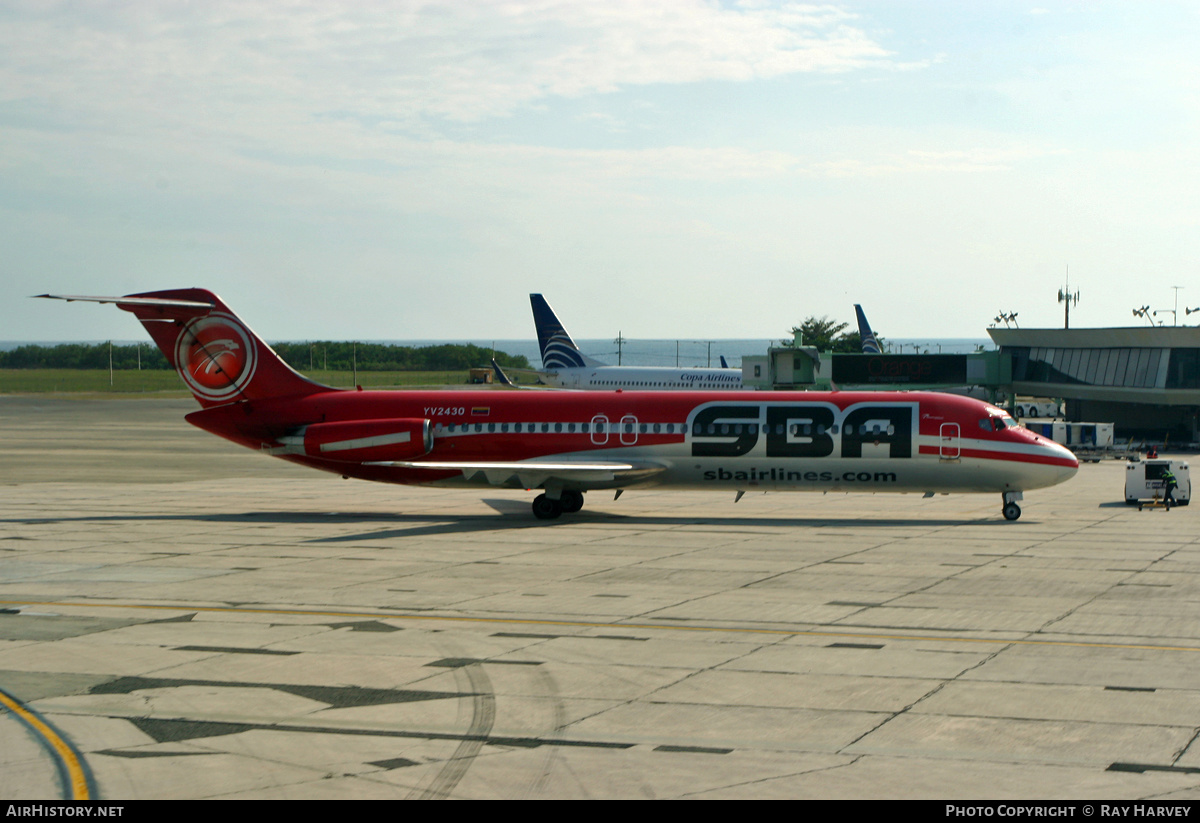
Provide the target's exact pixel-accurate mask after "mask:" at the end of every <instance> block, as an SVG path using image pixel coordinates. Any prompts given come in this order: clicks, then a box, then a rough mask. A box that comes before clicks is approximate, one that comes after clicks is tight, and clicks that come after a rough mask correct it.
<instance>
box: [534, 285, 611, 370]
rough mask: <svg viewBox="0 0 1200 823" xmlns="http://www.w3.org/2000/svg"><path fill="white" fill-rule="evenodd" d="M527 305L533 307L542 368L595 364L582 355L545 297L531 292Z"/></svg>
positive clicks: (572, 367) (581, 366) (575, 367)
mask: <svg viewBox="0 0 1200 823" xmlns="http://www.w3.org/2000/svg"><path fill="white" fill-rule="evenodd" d="M529 305H530V306H532V307H533V324H534V326H536V327H537V335H538V347H539V348H540V349H541V350H542V368H543V369H581V368H583V367H584V366H588V365H594V364H595V361H593V360H591V358H587V357H584V355H583V352H581V351H580V350H579V347H578V346H576V345H575V341H574V340H572V339H571V335H569V334H567V330H566V329H565V328H563V324H562V323H561V322H560V321H559V319H558V317H557V316H556V315H555V314H554V309H552V308H550V304H549V303H547V302H546V298H544V297H542V296H541V295H540V294H531V295H529Z"/></svg>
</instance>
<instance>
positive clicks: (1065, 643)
mask: <svg viewBox="0 0 1200 823" xmlns="http://www.w3.org/2000/svg"><path fill="white" fill-rule="evenodd" d="M0 606H55V607H57V608H78V609H89V608H97V609H143V610H153V611H190V612H204V613H210V614H220V613H227V614H262V615H272V614H283V615H293V616H297V617H341V618H365V617H371V618H376V619H381V620H416V621H440V622H448V623H484V624H496V625H509V626H565V627H570V628H579V629H617V628H620V629H640V630H643V631H654V630H662V631H676V632H713V633H717V632H726V633H731V634H767V635H789V636H794V637H853V638H858V639H870V640H896V641H924V642H929V641H937V642H943V643H981V644H982V643H986V644H991V645H1001V646H1051V647H1071V648H1087V649H1126V650H1142V651H1159V652H1200V645H1197V646H1163V645H1155V644H1153V643H1105V642H1098V641H1087V640H1038V639H1031V638H1004V637H995V638H992V637H954V636H942V635H940V634H884V633H872V632H848V631H826V630H818V629H772V628H754V627H749V626H681V625H677V624H663V623H613V622H607V623H606V622H599V621H589V620H537V619H532V618H515V617H471V616H457V615H433V614H409V613H391V612H372V611H361V612H351V611H326V610H321V609H271V608H236V607H230V606H194V605H185V604H170V603H167V604H148V603H72V602H67V601H58V600H0Z"/></svg>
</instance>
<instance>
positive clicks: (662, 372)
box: [529, 294, 742, 391]
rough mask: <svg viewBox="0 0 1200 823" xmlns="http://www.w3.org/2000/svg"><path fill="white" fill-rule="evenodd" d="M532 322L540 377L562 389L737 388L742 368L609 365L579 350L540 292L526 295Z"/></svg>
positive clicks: (655, 389)
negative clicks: (538, 349) (539, 356)
mask: <svg viewBox="0 0 1200 823" xmlns="http://www.w3.org/2000/svg"><path fill="white" fill-rule="evenodd" d="M529 303H530V305H531V306H533V324H534V326H536V327H537V335H538V346H539V347H540V348H541V350H542V371H541V375H542V378H543V379H544V380H545V381H546V382H547V383H548V384H549V385H551V386H555V387H557V388H561V389H607V390H609V391H612V390H615V389H641V390H645V391H701V390H709V389H740V388H741V387H742V370H741V369H730V368H721V369H681V368H674V369H673V368H669V367H663V366H610V365H608V364H607V363H601V362H600V361H599V360H594V359H592V358H591V357H588V356H587V355H586V354H584V353H583V352H581V351H580V350H579V347H578V346H576V345H575V341H574V340H572V339H571V335H569V334H567V330H566V329H565V328H563V324H562V323H561V322H559V319H558V317H557V316H555V314H554V309H552V308H550V304H549V303H547V302H546V299H545V298H544V297H542V296H541V295H540V294H531V295H529Z"/></svg>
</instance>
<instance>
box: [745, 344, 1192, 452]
mask: <svg viewBox="0 0 1200 823" xmlns="http://www.w3.org/2000/svg"><path fill="white" fill-rule="evenodd" d="M988 334H989V335H991V338H992V340H993V341H994V342H995V343H996V345H997V347H998V348H997V349H996V350H993V351H980V352H977V353H975V354H831V353H828V352H818V351H817V350H816V349H814V348H812V347H807V346H803V345H801V344H800V342H799V341H796V342H795V343H793V344H792V345H791V346H787V345H784V346H781V347H778V348H772V349H770V350H768V353H767V355H766V356H765V357H757V356H753V357H744V358H742V381H743V384H744V385H746V386H748V387H753V388H764V389H765V388H774V389H783V390H788V389H826V390H828V389H831V388H835V387H837V388H843V389H849V388H871V389H933V390H938V389H941V390H945V389H947V388H951V387H953V388H966V387H975V388H973V389H972V392H971V393H974V392H975V391H979V392H980V395H981V396H985V397H987V398H988V399H990V400H991V401H992V402H996V403H1003V402H1004V400H1003V398H1004V397H1008V398H1009V399H1010V401H1011V399H1012V398H1015V397H1018V396H1022V397H1049V398H1061V399H1063V400H1064V401H1066V403H1065V406H1066V408H1065V412H1066V418H1067V420H1070V421H1084V422H1090V423H1113V424H1114V431H1115V433H1116V434H1117V436H1119V437H1121V438H1137V439H1145V440H1147V441H1149V442H1157V443H1161V442H1164V441H1166V442H1168V443H1200V328H1198V327H1194V326H1193V327H1162V326H1155V327H1152V328H1151V327H1143V328H1136V327H1135V328H1107V329H997V328H992V329H988Z"/></svg>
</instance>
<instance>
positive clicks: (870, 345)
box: [854, 303, 881, 354]
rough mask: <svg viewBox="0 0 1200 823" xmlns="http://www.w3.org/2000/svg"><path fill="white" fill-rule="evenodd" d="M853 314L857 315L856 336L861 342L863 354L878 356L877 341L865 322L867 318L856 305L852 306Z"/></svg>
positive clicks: (879, 351) (869, 325)
mask: <svg viewBox="0 0 1200 823" xmlns="http://www.w3.org/2000/svg"><path fill="white" fill-rule="evenodd" d="M854 313H855V314H856V315H858V336H859V338H860V339H861V340H862V350H863V354H880V353H881V350H880V348H879V340H878V338H876V337H875V332H873V331H871V324H869V323H868V322H867V316H866V315H865V314H863V310H862V306H860V305H859V304H858V303H855V304H854Z"/></svg>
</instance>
